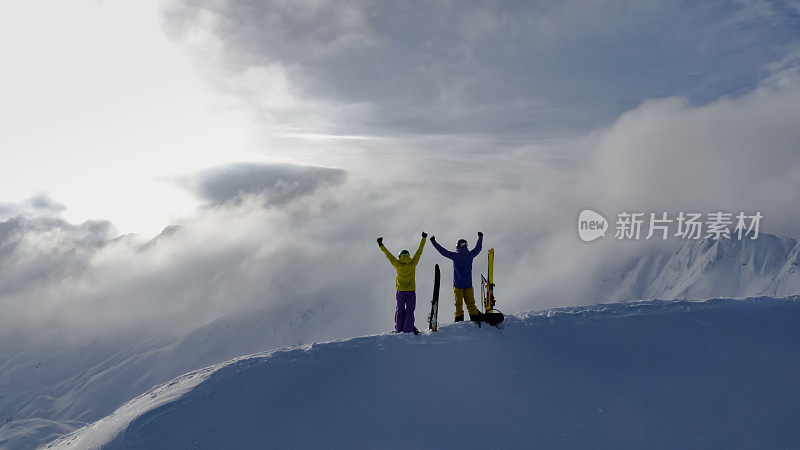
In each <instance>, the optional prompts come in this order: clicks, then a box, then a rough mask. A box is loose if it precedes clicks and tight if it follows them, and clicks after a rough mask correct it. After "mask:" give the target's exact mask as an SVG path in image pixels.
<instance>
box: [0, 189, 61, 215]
mask: <svg viewBox="0 0 800 450" xmlns="http://www.w3.org/2000/svg"><path fill="white" fill-rule="evenodd" d="M65 209H67V208H66V207H65V206H64V205H62V204H61V203H59V202H57V201H55V200H53V199H52V198H50V196H48V195H47V194H44V193H38V194H36V195H34V196H33V197H31V198H29V199H27V200H25V201H22V202H19V203H0V219H2V218H9V217H16V216H48V217H52V216H57V215H58V214H59V213H61V212H62V211H64V210H65Z"/></svg>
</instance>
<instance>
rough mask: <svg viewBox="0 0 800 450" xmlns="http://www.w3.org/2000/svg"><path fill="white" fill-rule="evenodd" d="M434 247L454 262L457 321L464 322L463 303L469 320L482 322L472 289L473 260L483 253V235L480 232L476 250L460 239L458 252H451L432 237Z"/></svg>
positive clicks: (457, 246) (457, 247)
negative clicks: (470, 248) (465, 305)
mask: <svg viewBox="0 0 800 450" xmlns="http://www.w3.org/2000/svg"><path fill="white" fill-rule="evenodd" d="M431 244H433V247H434V248H435V249H436V250H437V251H438V252H439V253H441V254H442V256H444V257H445V258H447V259H451V260H453V294H454V296H455V300H456V314H455V321H456V322H461V321H463V320H464V309H463V307H462V303H466V304H467V312H468V313H469V320H471V321H473V322H480V321H481V319H482V317H481V312H480V311H479V310H478V308H477V307H475V290H474V289H473V288H472V260H473V259H475V257H476V256H478V254H480V252H481V248H482V247H483V233H481V232H478V243H477V244H475V248H473V249H472V250H469V249H468V248H467V240H466V239H459V240H458V243H457V244H456V251H455V252H451V251H450V250H447V249H445V248H444V247H442V246H441V245H439V243H438V242H436V237H435V236H431Z"/></svg>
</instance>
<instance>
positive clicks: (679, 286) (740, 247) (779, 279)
mask: <svg viewBox="0 0 800 450" xmlns="http://www.w3.org/2000/svg"><path fill="white" fill-rule="evenodd" d="M601 285H602V286H603V292H602V293H601V294H600V296H599V297H598V298H602V299H604V300H606V301H620V300H649V299H655V298H687V299H706V298H714V297H730V298H745V297H753V296H777V297H782V296H787V295H794V294H798V293H800V243H798V242H797V241H796V240H795V239H791V238H778V237H776V236H772V235H769V234H761V235H759V237H758V239H755V240H751V239H744V240H741V241H739V240H737V239H721V240H711V239H704V240H699V241H683V242H682V243H681V244H680V245H679V246H678V247H677V248H676V249H675V250H674V251H673V252H671V253H669V252H667V253H660V252H653V253H650V254H647V255H644V256H642V257H640V258H638V259H636V260H635V261H632V262H630V263H629V264H628V265H627V267H625V268H624V269H623V270H622V271H621V272H620V274H619V275H616V276H609V275H605V276H604V279H603V280H602V283H601Z"/></svg>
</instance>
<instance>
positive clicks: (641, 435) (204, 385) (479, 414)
mask: <svg viewBox="0 0 800 450" xmlns="http://www.w3.org/2000/svg"><path fill="white" fill-rule="evenodd" d="M798 323H800V297H797V296H795V297H787V298H782V299H781V298H753V299H746V300H730V299H717V300H708V301H705V302H702V303H695V302H688V301H672V302H666V301H649V302H638V303H627V304H610V305H597V306H591V307H581V308H561V309H555V310H550V311H545V312H538V313H531V314H527V315H519V316H514V317H508V319H507V322H506V323H505V324H504V326H503V328H502V329H496V328H492V327H484V328H477V327H476V326H475V325H473V324H470V323H461V324H456V325H450V326H445V327H442V328H441V329H440V331H439V332H438V333H433V334H423V335H421V336H413V335H392V334H385V335H377V336H368V337H361V338H354V339H349V340H345V341H337V342H329V343H324V344H315V345H312V346H307V347H299V348H292V349H286V350H279V351H273V352H270V353H265V354H258V355H253V356H250V357H244V358H239V359H236V360H233V361H231V362H228V363H225V364H220V365H216V366H212V367H209V368H207V369H204V370H201V371H196V372H192V373H189V374H187V375H184V376H182V377H179V378H177V379H175V380H173V381H171V382H169V383H167V384H164V385H161V386H159V387H157V388H154V389H153V390H151V391H150V392H147V393H145V394H143V395H141V396H139V397H138V398H136V399H134V400H132V401H131V402H129V403H127V404H126V405H124V406H123V407H121V408H120V409H118V410H117V411H116V412H115V413H113V414H112V415H110V416H108V417H106V418H104V419H102V420H100V421H98V422H96V423H94V424H92V425H89V426H86V427H84V428H82V429H80V430H78V431H76V432H75V433H73V434H71V435H68V436H66V437H64V438H61V439H59V440H57V441H55V442H53V443H52V444H50V445H49V447H51V448H96V447H100V446H102V447H103V448H110V449H113V448H188V447H192V448H264V447H274V448H287V447H288V448H321V447H323V446H324V447H325V448H353V447H356V448H365V447H380V448H409V447H419V446H425V447H434V448H435V447H442V448H453V447H460V446H465V445H466V446H469V447H478V446H490V447H491V448H503V447H506V448H508V447H531V446H534V447H543V448H553V447H556V448H564V447H567V448H569V447H573V448H574V447H583V448H596V447H626V448H629V447H634V448H675V447H705V448H708V447H715V448H724V447H738V448H747V447H749V448H764V447H790V446H797V445H800V429H798V428H797V426H796V424H797V423H798V421H800V410H798V408H797V407H796V405H797V404H798V402H800V384H798V382H797V373H799V372H800V327H798V326H797V324H798Z"/></svg>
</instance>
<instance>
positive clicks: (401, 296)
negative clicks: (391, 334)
mask: <svg viewBox="0 0 800 450" xmlns="http://www.w3.org/2000/svg"><path fill="white" fill-rule="evenodd" d="M396 298H397V311H396V312H395V313H394V321H395V324H394V329H395V331H397V332H398V333H400V332H404V333H411V332H412V331H414V307H416V306H417V293H416V292H415V291H397V295H396Z"/></svg>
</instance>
